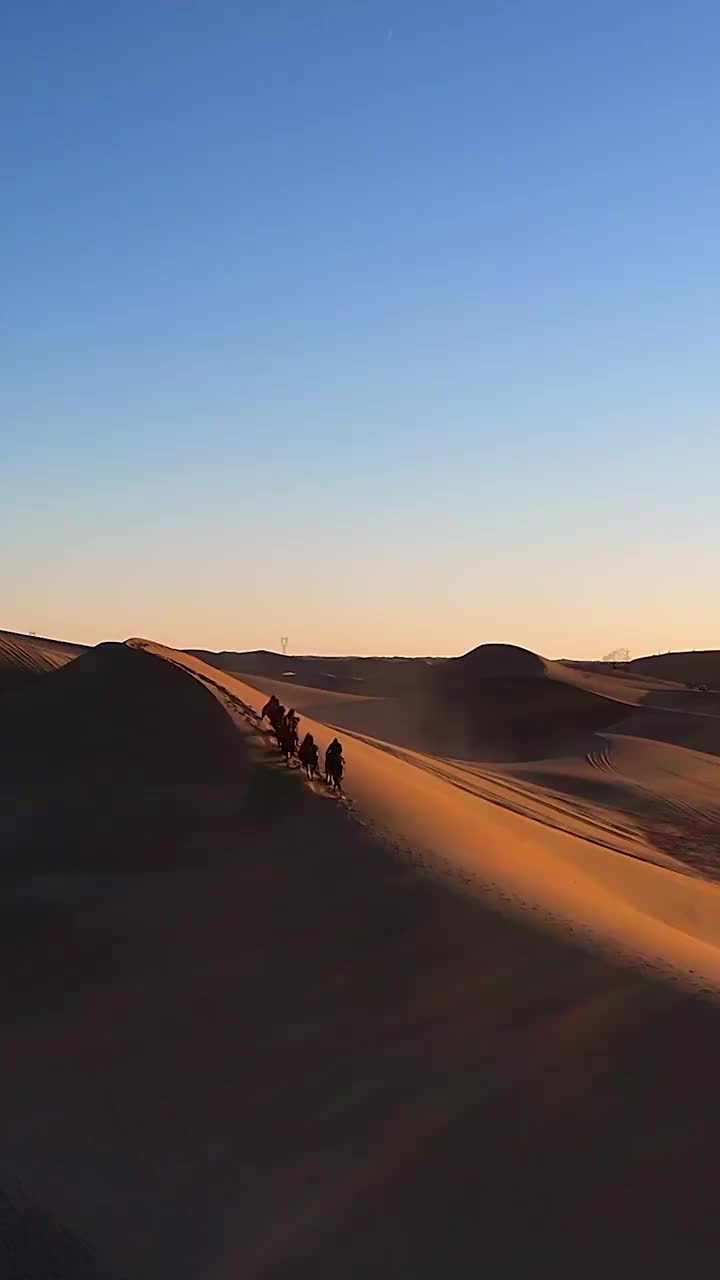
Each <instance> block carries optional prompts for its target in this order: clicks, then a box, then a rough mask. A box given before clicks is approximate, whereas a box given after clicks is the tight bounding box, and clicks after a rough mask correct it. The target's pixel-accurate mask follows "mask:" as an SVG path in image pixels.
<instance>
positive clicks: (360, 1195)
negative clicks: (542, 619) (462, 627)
mask: <svg viewBox="0 0 720 1280" xmlns="http://www.w3.org/2000/svg"><path fill="white" fill-rule="evenodd" d="M0 639H2V640H3V644H4V647H3V649H2V655H3V669H6V670H7V671H8V672H10V673H12V671H13V670H15V671H16V672H18V671H20V672H21V675H20V677H19V678H16V679H13V678H12V676H11V675H9V676H8V678H7V680H6V683H5V686H4V688H3V689H2V690H0V769H1V771H2V787H3V804H2V811H1V817H0V844H1V847H2V853H3V859H4V868H5V893H4V921H3V931H2V935H0V938H1V943H0V945H1V946H2V963H3V973H4V978H5V981H4V984H3V987H4V997H3V999H4V1008H3V1019H2V1025H3V1032H2V1048H3V1052H2V1055H0V1121H1V1126H2V1133H3V1151H2V1170H0V1192H1V1193H2V1195H3V1197H4V1198H3V1199H2V1200H1V1201H0V1210H2V1212H0V1277H5V1276H7V1277H10V1276H13V1277H18V1280H19V1277H20V1276H21V1275H22V1276H24V1277H28V1278H30V1280H34V1278H35V1277H36V1276H37V1277H38V1278H39V1277H40V1276H41V1275H46V1274H47V1273H48V1272H49V1270H50V1264H49V1262H48V1261H47V1259H48V1258H49V1257H52V1266H53V1267H54V1271H52V1272H51V1273H52V1274H54V1275H57V1276H59V1277H65V1276H68V1277H69V1276H73V1277H75V1276H87V1277H95V1276H98V1277H99V1276H101V1275H102V1276H111V1275H112V1276H117V1277H124V1278H125V1280H145V1278H147V1280H149V1278H150V1277H153V1280H155V1278H156V1277H161V1276H162V1277H164V1276H173V1277H178V1278H179V1280H191V1278H192V1280H201V1278H202V1280H206V1278H207V1280H226V1278H227V1280H229V1278H230V1277H233V1278H234V1277H238V1276H243V1277H255V1276H257V1277H308V1278H309V1277H313V1280H317V1278H318V1277H319V1278H321V1280H325V1278H327V1280H330V1277H333V1278H334V1277H338V1276H343V1277H346V1276H349V1277H358V1278H360V1277H370V1276H373V1277H374V1276H388V1277H390V1276H391V1277H399V1276H405V1275H408V1276H423V1277H433V1278H434V1277H467V1276H475V1275H483V1274H487V1275H489V1276H493V1277H495V1276H504V1275H511V1274H512V1275H516V1274H521V1275H523V1274H532V1275H534V1276H537V1275H539V1276H547V1277H550V1276H558V1275H562V1276H568V1277H570V1276H573V1277H574V1276H577V1275H583V1276H604V1275H607V1274H609V1273H612V1274H614V1275H616V1276H631V1275H632V1276H644V1275H649V1276H650V1275H652V1276H658V1275H663V1276H664V1275H668V1276H670V1275H673V1276H676V1275H678V1274H688V1275H704V1274H711V1273H712V1271H713V1270H714V1257H715V1236H716V1227H715V1198H716V1197H715V1185H716V1181H717V1176H718V1173H720V1113H719V1112H718V1108H717V1107H716V1104H715V1099H716V1093H717V1089H718V1073H719V1072H720V1007H719V1006H718V995H720V883H718V880H719V879H720V875H719V873H720V846H719V843H718V832H719V831H720V788H719V786H718V783H719V782H720V695H718V694H714V693H713V692H712V690H708V691H704V692H697V691H695V690H693V689H688V688H687V687H686V686H687V684H688V683H693V678H692V676H689V677H683V680H675V681H673V680H671V679H669V678H668V674H667V672H668V670H669V669H670V668H669V667H668V664H664V666H663V669H662V671H657V672H656V671H655V670H653V669H652V668H648V667H647V666H645V667H643V666H642V665H641V664H637V663H636V664H631V665H630V667H629V668H627V669H625V670H618V671H612V670H611V669H605V668H601V667H589V666H588V667H581V666H574V665H570V664H566V663H556V662H550V661H548V660H546V659H544V658H541V657H539V656H538V655H535V654H530V653H529V652H528V651H525V650H519V649H515V648H514V647H513V646H505V645H503V646H494V645H492V646H481V647H480V648H479V649H476V650H473V651H472V652H471V653H470V654H467V655H465V656H464V657H463V658H459V659H454V660H451V661H450V662H447V663H443V662H440V661H438V660H432V661H427V662H418V663H407V662H402V661H395V662H393V661H391V660H378V661H377V662H375V664H374V665H373V663H372V661H371V662H370V664H369V665H368V662H367V660H364V661H363V660H345V661H344V665H341V663H340V662H338V661H337V660H336V661H335V662H333V660H328V659H321V658H319V659H311V660H310V659H308V660H295V659H290V660H288V659H283V658H281V657H279V656H278V655H267V656H266V657H261V658H259V657H258V655H250V661H247V658H248V656H247V655H246V656H245V657H246V664H245V665H247V666H250V667H252V670H250V671H246V672H244V673H239V667H238V665H237V664H238V663H241V662H242V659H243V655H228V654H223V655H216V656H215V657H216V660H217V665H210V663H209V662H207V661H205V660H204V659H203V657H198V656H197V653H183V652H180V651H176V650H168V649H165V648H163V647H162V646H159V645H156V644H153V643H152V642H150V641H147V640H131V641H129V642H127V643H126V644H108V645H103V646H98V647H97V648H96V649H93V650H88V651H82V650H80V649H79V648H77V649H76V650H75V651H74V652H73V647H72V646H65V647H64V648H63V646H59V647H56V648H54V647H53V643H52V642H49V641H41V640H36V639H35V638H33V637H13V636H12V635H10V633H2V637H0ZM683 656H685V657H686V656H687V655H683ZM212 657H213V655H208V654H205V655H204V658H212ZM685 669H687V668H685ZM703 669H704V670H709V663H708V662H707V661H706V662H705V665H704V668H703ZM293 671H294V672H295V674H289V673H290V672H293ZM299 679H301V680H302V681H303V683H299V682H298V681H299ZM695 683H702V684H711V683H712V681H710V680H709V679H705V680H703V681H700V680H697V681H695ZM333 686H335V687H333ZM355 688H357V690H358V692H354V691H353V690H354V689H355ZM271 691H275V692H277V693H278V696H280V697H281V699H282V701H283V702H284V703H285V705H286V706H289V705H290V704H291V703H292V704H293V705H294V706H295V707H296V709H297V710H298V711H299V712H300V713H301V715H302V717H303V720H302V724H301V730H302V731H303V732H305V731H308V730H309V731H310V732H312V733H313V734H314V735H315V737H316V739H317V741H318V742H319V743H320V745H321V748H323V749H324V746H325V745H326V743H327V742H328V741H329V739H330V738H331V737H332V736H333V734H334V733H335V732H338V733H339V734H340V736H341V737H342V741H343V744H344V754H345V758H346V762H347V775H346V786H347V796H346V797H343V798H342V799H336V798H334V797H332V796H330V795H329V793H328V791H327V789H326V788H325V786H324V784H323V783H321V782H315V783H313V784H310V783H308V782H307V781H306V780H305V778H304V777H303V776H301V774H300V771H299V770H296V769H291V770H288V769H287V768H286V767H285V765H284V764H283V763H282V762H281V760H280V758H279V755H278V753H277V751H276V749H275V747H274V745H273V742H272V740H271V738H270V735H269V732H268V731H267V727H266V726H264V725H262V724H261V723H260V721H259V714H258V713H259V711H260V710H261V707H262V705H263V703H264V702H265V699H266V696H267V694H268V692H271ZM3 1250H4V1255H3ZM33 1251H34V1252H33ZM41 1255H42V1256H41ZM13 1258H14V1259H15V1261H12V1259H13ZM18 1259H19V1261H18ZM13 1266H14V1267H15V1270H12V1269H11V1267H13ZM43 1266H44V1267H45V1270H44V1271H43V1270H42V1267H43ZM3 1267H4V1268H5V1270H3ZM22 1268H24V1269H22Z"/></svg>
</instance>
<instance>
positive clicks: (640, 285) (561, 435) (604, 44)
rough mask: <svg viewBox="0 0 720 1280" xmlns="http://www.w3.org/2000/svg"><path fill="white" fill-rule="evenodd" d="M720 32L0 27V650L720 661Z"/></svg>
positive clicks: (525, 21)
mask: <svg viewBox="0 0 720 1280" xmlns="http://www.w3.org/2000/svg"><path fill="white" fill-rule="evenodd" d="M719 46H720V10H718V9H717V6H715V5H714V4H711V3H709V2H705V0H702V2H699V0H695V2H693V0H690V2H689V3H687V2H686V3H679V2H677V3H675V2H673V3H670V2H669V0H654V2H653V3H651V2H650V0H630V2H629V3H628V0H624V2H623V3H620V2H618V0H603V2H600V0H586V3H583V4H578V3H577V2H576V0H572V2H571V0H524V2H522V3H520V2H513V0H504V2H500V0H497V2H494V0H492V2H488V3H478V0H474V2H473V3H470V2H469V0H468V2H466V0H447V3H445V4H444V5H442V6H441V5H440V4H438V3H429V0H415V2H414V3H410V2H409V0H396V2H392V0H385V2H384V3H380V2H379V0H365V2H364V3H354V2H352V0H344V3H338V2H337V0H312V2H311V0H292V2H291V0H286V2H283V3H280V0H264V2H263V3H262V4H260V3H238V2H237V0H235V2H234V3H229V2H227V3H226V2H225V0H222V2H221V0H207V2H205V3H202V4H201V3H199V2H198V0H186V2H185V3H183V4H174V3H171V2H170V0H162V2H161V0H142V3H140V0H128V2H127V3H125V4H122V5H119V4H117V5H111V4H109V3H104V2H99V0H92V3H90V0H78V2H76V3H69V4H60V3H59V2H58V3H50V2H46V3H38V2H35V0H25V3H22V4H20V3H16V0H6V3H5V5H4V6H2V10H1V11H0V117H1V118H2V120H3V122H4V124H3V142H2V147H1V148H0V189H1V190H2V192H3V199H2V203H1V204H0V223H1V228H0V229H1V230H2V236H1V237H0V279H2V295H1V296H2V302H1V303H0V339H1V343H2V345H1V347H0V351H1V352H2V354H1V355H0V363H1V365H2V371H1V372H2V376H1V378H0V421H2V423H3V428H2V436H3V454H2V457H3V465H2V468H1V470H0V499H1V501H0V537H1V538H2V546H3V548H4V549H6V552H7V554H6V555H4V556H3V565H2V568H1V569H0V587H1V589H2V590H1V597H2V600H3V615H2V618H0V624H1V625H2V626H5V627H9V628H14V629H17V630H30V629H32V630H36V631H39V632H45V633H50V634H60V635H63V636H64V637H66V638H77V639H81V640H89V641H95V640H100V639H104V638H108V637H112V638H122V637H123V636H126V635H130V634H146V635H152V636H153V637H154V638H157V639H160V640H164V641H166V642H168V643H171V644H173V643H175V644H179V645H191V644H194V645H208V646H212V647H224V648H253V647H256V646H262V647H268V648H271V647H277V645H278V637H279V635H280V633H281V632H282V633H286V632H289V634H290V637H291V647H292V648H293V649H296V650H298V651H315V652H318V651H324V652H349V651H356V652H405V653H432V652H435V653H444V652H446V653H457V652H461V651H463V650H465V649H467V648H470V647H472V646H473V645H475V644H478V643H480V642H482V641H483V640H505V641H510V642H516V643H520V644H525V645H528V646H529V647H531V648H534V649H537V650H540V651H541V652H544V653H546V654H549V655H550V656H559V655H561V654H570V655H577V656H597V655H599V654H601V653H602V652H604V651H605V650H607V649H611V648H614V647H616V646H617V645H621V644H622V645H628V646H629V647H630V648H631V649H632V650H633V651H634V652H635V653H639V652H641V651H654V650H658V649H666V648H669V647H673V648H680V647H694V646H697V647H703V646H715V645H720V634H719V632H720V627H719V625H718V624H719V623H720V606H718V604H717V596H716V591H715V588H714V582H715V578H716V572H717V570H716V549H717V546H718V542H719V540H720V515H719V514H718V502H717V476H718V474H719V472H720V432H719V431H718V421H717V420H718V353H717V348H718V337H719V334H720V326H719V323H718V322H719V320H720V301H719V299H720V291H719V288H718V286H719V283H720V281H719V274H720V272H719V267H720V241H719V240H718V235H717V228H718V225H720V173H719V168H718V153H717V137H718V134H719V132H720V86H719V83H718V76H717V57H718V48H719Z"/></svg>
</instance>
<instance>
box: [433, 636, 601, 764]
mask: <svg viewBox="0 0 720 1280" xmlns="http://www.w3.org/2000/svg"><path fill="white" fill-rule="evenodd" d="M551 666H552V664H548V663H546V662H545V660H544V659H543V658H541V657H539V656H538V655H537V654H535V653H531V652H530V650H528V649H520V648H517V647H516V646H514V645H481V646H480V647H479V648H478V649H473V650H472V651H471V652H470V653H467V654H465V655H464V656H463V657H462V658H454V659H451V660H450V661H449V662H446V663H443V664H442V666H439V667H437V668H436V669H435V670H434V671H433V673H432V690H431V695H430V697H429V699H428V701H427V703H426V707H425V714H424V724H423V732H424V734H425V736H427V738H428V745H427V746H425V748H424V749H426V750H433V751H435V752H436V753H439V754H442V755H455V756H464V757H465V758H468V759H470V758H472V759H485V760H491V759H494V760H497V761H503V760H505V761H507V760H530V759H537V758H539V757H541V756H545V755H559V754H562V753H564V752H567V751H571V750H577V749H578V748H579V745H580V744H581V743H582V741H583V739H584V738H586V737H587V736H588V735H590V734H593V733H595V732H597V730H599V729H603V728H606V727H607V726H608V725H611V724H613V723H614V722H615V721H616V720H618V719H619V718H620V715H621V713H622V710H623V709H622V708H620V707H619V705H618V703H617V702H616V701H615V700H613V699H611V698H605V697H602V696H601V695H599V694H597V693H594V692H592V691H590V690H585V689H581V688H577V687H576V686H575V685H574V684H570V683H568V682H566V681H563V680H558V679H555V678H554V675H553V673H552V670H551Z"/></svg>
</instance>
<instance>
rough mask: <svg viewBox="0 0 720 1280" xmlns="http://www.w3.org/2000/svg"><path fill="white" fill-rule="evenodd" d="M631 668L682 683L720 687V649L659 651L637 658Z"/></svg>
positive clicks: (713, 687)
mask: <svg viewBox="0 0 720 1280" xmlns="http://www.w3.org/2000/svg"><path fill="white" fill-rule="evenodd" d="M630 670H631V671H633V672H642V673H643V674H645V675H650V676H657V677H659V678H661V679H663V680H675V681H677V682H678V683H680V684H693V685H702V684H705V685H709V686H710V688H712V689H720V649H698V650H695V649H693V650H692V652H687V653H657V654H654V655H653V656H651V657H647V658H635V659H633V661H632V662H631V663H630Z"/></svg>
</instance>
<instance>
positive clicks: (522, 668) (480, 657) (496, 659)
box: [451, 644, 547, 677]
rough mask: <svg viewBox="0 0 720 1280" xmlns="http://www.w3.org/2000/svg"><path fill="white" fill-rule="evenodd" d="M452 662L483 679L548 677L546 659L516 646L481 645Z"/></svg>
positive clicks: (453, 659)
mask: <svg viewBox="0 0 720 1280" xmlns="http://www.w3.org/2000/svg"><path fill="white" fill-rule="evenodd" d="M451 662H453V663H455V664H458V665H462V666H463V667H465V668H467V669H471V670H472V671H473V673H474V674H475V675H477V676H483V677H492V676H544V675H547V664H546V662H545V659H544V658H541V657H539V655H538V654H537V653H533V652H532V651H531V650H530V649H522V648H520V646H519V645H515V644H481V645H478V647H477V649H471V650H470V651H469V653H464V654H463V655H462V656H461V657H460V658H452V659H451Z"/></svg>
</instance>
